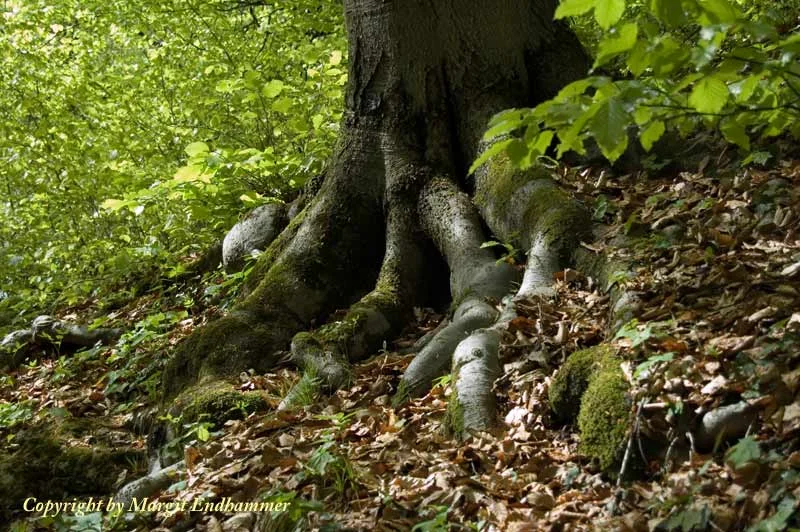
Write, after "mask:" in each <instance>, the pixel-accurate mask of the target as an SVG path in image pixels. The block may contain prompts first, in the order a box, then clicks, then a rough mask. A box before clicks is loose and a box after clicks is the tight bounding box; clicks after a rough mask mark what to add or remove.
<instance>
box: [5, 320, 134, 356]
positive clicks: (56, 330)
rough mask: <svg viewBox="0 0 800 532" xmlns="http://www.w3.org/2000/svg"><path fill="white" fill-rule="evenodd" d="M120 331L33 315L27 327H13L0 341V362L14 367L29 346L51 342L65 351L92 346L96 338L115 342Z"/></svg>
mask: <svg viewBox="0 0 800 532" xmlns="http://www.w3.org/2000/svg"><path fill="white" fill-rule="evenodd" d="M122 333H123V330H122V329H117V328H96V329H89V328H88V327H86V326H84V325H79V324H75V323H69V322H65V321H61V320H59V319H56V318H53V317H52V316H46V315H42V316H37V317H36V318H35V319H34V320H33V323H31V327H30V329H21V330H17V331H13V332H11V333H9V334H7V335H6V336H5V337H4V338H3V340H2V341H1V342H0V366H2V365H6V366H8V367H12V368H14V367H16V366H18V365H20V364H21V363H22V362H23V361H24V359H25V357H26V356H28V355H29V354H31V353H32V348H33V347H47V346H51V347H58V348H59V349H63V350H66V351H69V350H74V349H80V348H83V347H92V346H94V345H95V344H97V343H98V342H99V343H101V344H105V345H108V344H111V343H114V342H116V341H117V340H118V339H119V337H120V336H122Z"/></svg>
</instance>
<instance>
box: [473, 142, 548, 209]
mask: <svg viewBox="0 0 800 532" xmlns="http://www.w3.org/2000/svg"><path fill="white" fill-rule="evenodd" d="M550 175H551V172H550V170H548V169H546V168H544V167H542V166H534V167H532V168H528V169H526V170H521V169H519V168H515V167H514V165H513V164H512V163H511V160H510V159H509V158H508V156H507V155H505V154H498V155H496V156H494V157H492V158H491V159H490V160H489V161H488V162H487V163H486V175H485V176H484V177H483V178H482V180H484V181H486V182H487V186H481V187H478V193H477V194H476V196H475V203H476V204H477V205H479V206H482V207H483V206H486V205H488V202H489V200H490V199H491V201H492V202H495V203H496V204H497V205H505V204H506V203H508V202H509V201H510V200H511V198H512V196H513V195H514V194H515V193H516V192H517V190H519V189H520V188H521V187H522V186H524V185H525V184H527V183H529V182H530V181H533V180H535V179H549V178H550Z"/></svg>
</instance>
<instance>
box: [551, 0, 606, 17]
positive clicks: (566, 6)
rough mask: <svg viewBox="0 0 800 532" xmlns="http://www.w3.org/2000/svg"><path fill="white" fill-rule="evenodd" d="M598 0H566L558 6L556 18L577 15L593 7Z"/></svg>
mask: <svg viewBox="0 0 800 532" xmlns="http://www.w3.org/2000/svg"><path fill="white" fill-rule="evenodd" d="M596 1H597V0H564V1H563V2H561V3H560V4H559V5H558V7H557V8H556V14H555V18H556V19H560V18H564V17H575V16H578V15H583V14H584V13H587V12H588V11H589V10H590V9H592V8H593V7H594V5H595V3H596Z"/></svg>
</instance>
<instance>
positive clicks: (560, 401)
mask: <svg viewBox="0 0 800 532" xmlns="http://www.w3.org/2000/svg"><path fill="white" fill-rule="evenodd" d="M613 358H614V349H613V348H612V347H611V346H609V345H608V344H600V345H598V346H595V347H590V348H588V349H581V350H580V351H575V352H574V353H572V354H571V355H570V356H569V357H568V358H567V360H566V362H564V365H563V366H561V369H559V370H558V373H556V375H555V377H554V378H553V380H552V381H551V383H550V389H549V391H548V399H549V400H550V409H551V410H552V411H553V414H554V415H555V417H556V419H558V420H559V421H560V422H562V423H571V422H573V421H575V419H576V418H577V416H578V412H579V410H580V407H581V397H582V396H583V394H584V392H585V391H586V389H587V388H588V387H589V381H590V379H591V377H592V376H593V375H594V374H595V373H597V372H598V371H599V370H600V369H601V367H602V366H603V365H604V364H607V363H609V360H610V359H613Z"/></svg>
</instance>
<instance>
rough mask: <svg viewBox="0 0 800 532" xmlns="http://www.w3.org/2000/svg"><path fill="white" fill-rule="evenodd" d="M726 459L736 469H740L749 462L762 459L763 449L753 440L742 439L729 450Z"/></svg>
mask: <svg viewBox="0 0 800 532" xmlns="http://www.w3.org/2000/svg"><path fill="white" fill-rule="evenodd" d="M726 458H727V459H728V461H729V462H730V463H731V464H733V466H734V467H740V466H742V465H744V464H745V463H747V462H751V461H754V460H755V461H758V460H759V459H761V448H760V447H759V445H758V442H757V441H755V440H754V439H753V438H749V437H748V438H742V439H741V440H739V442H738V443H737V444H736V445H734V446H733V447H731V448H730V449H729V450H728V454H727V456H726Z"/></svg>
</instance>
